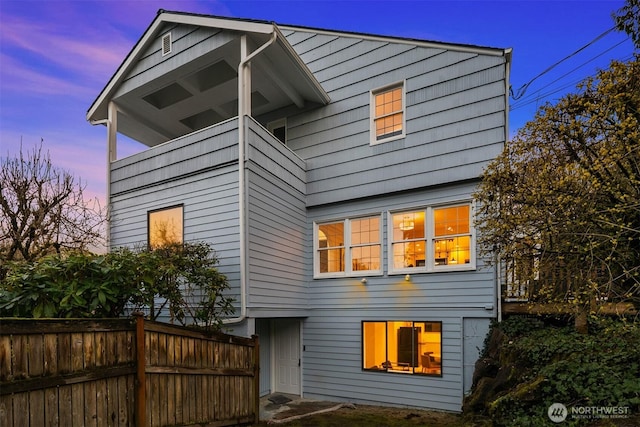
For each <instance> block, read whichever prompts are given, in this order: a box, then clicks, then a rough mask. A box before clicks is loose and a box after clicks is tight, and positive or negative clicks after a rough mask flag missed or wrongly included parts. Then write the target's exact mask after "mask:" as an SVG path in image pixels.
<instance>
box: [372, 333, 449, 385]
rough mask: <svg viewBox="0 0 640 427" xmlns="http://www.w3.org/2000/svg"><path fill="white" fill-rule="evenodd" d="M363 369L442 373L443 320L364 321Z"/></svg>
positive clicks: (405, 372) (401, 372)
mask: <svg viewBox="0 0 640 427" xmlns="http://www.w3.org/2000/svg"><path fill="white" fill-rule="evenodd" d="M362 369H365V370H369V371H385V372H394V373H400V374H425V375H426V374H429V375H442V323H441V322H411V321H407V322H405V321H373V322H367V321H364V322H362Z"/></svg>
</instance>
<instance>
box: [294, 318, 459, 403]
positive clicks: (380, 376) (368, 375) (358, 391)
mask: <svg viewBox="0 0 640 427" xmlns="http://www.w3.org/2000/svg"><path fill="white" fill-rule="evenodd" d="M363 320H368V321H371V320H427V321H431V320H434V321H442V329H443V330H442V372H443V375H442V377H428V376H421V375H403V374H392V373H386V372H368V371H363V370H362V331H361V324H362V323H361V322H362V321H363ZM461 333H462V332H461V319H460V317H459V316H456V315H455V313H453V312H452V311H451V310H445V309H442V310H424V309H406V310H400V309H396V308H386V309H385V308H382V309H369V308H356V309H351V310H330V309H324V310H321V309H315V310H314V311H313V315H312V316H310V317H309V318H308V319H306V320H305V322H304V348H305V351H304V353H303V359H304V377H303V384H304V395H305V396H306V397H308V398H315V399H327V400H338V401H349V402H355V403H364V404H381V405H391V406H409V407H411V406H413V407H428V408H433V409H440V410H448V411H460V409H461V403H462V395H463V390H462V347H461ZM383 384H384V385H383Z"/></svg>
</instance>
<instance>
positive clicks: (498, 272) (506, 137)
mask: <svg viewBox="0 0 640 427" xmlns="http://www.w3.org/2000/svg"><path fill="white" fill-rule="evenodd" d="M512 54H513V50H512V49H511V48H508V49H505V51H504V56H505V59H506V62H505V79H504V80H505V88H504V140H505V145H506V144H507V141H508V140H509V93H510V83H509V82H510V80H511V56H512ZM495 259H496V264H495V269H496V273H495V277H496V279H495V280H496V297H497V300H498V323H499V322H502V280H503V279H502V259H501V258H500V256H499V255H495Z"/></svg>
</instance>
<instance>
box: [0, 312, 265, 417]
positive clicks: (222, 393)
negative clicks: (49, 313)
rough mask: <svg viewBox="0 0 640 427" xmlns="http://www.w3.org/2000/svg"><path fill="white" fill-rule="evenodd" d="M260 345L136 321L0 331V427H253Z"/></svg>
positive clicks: (33, 324) (29, 324)
mask: <svg viewBox="0 0 640 427" xmlns="http://www.w3.org/2000/svg"><path fill="white" fill-rule="evenodd" d="M258 355H259V342H258V338H257V337H252V338H242V337H236V336H231V335H226V334H222V333H215V334H206V333H203V332H199V331H194V330H192V329H188V328H183V327H178V326H173V325H167V324H162V323H158V322H151V321H146V320H144V319H143V317H141V316H138V317H136V318H135V319H133V320H132V319H106V320H102V319H101V320H57V319H56V320H54V319H51V320H49V319H47V320H31V319H3V320H1V321H0V426H2V427H14V426H15V427H18V426H96V427H100V426H134V425H135V426H167V425H187V424H200V425H207V426H226V425H238V424H251V423H255V422H257V421H258V417H259V390H260V388H259V384H258V380H259V377H260V376H259V357H258Z"/></svg>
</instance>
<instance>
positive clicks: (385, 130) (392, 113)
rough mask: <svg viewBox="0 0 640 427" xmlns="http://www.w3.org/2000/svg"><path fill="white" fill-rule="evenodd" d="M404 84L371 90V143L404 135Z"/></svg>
mask: <svg viewBox="0 0 640 427" xmlns="http://www.w3.org/2000/svg"><path fill="white" fill-rule="evenodd" d="M404 98H405V97H404V85H403V84H397V85H394V86H388V87H385V88H383V89H379V90H376V91H372V92H371V135H372V137H371V144H378V143H380V142H385V141H391V140H393V139H397V138H402V137H403V136H404V127H405V126H404V122H405V120H404V108H405V103H404Z"/></svg>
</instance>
